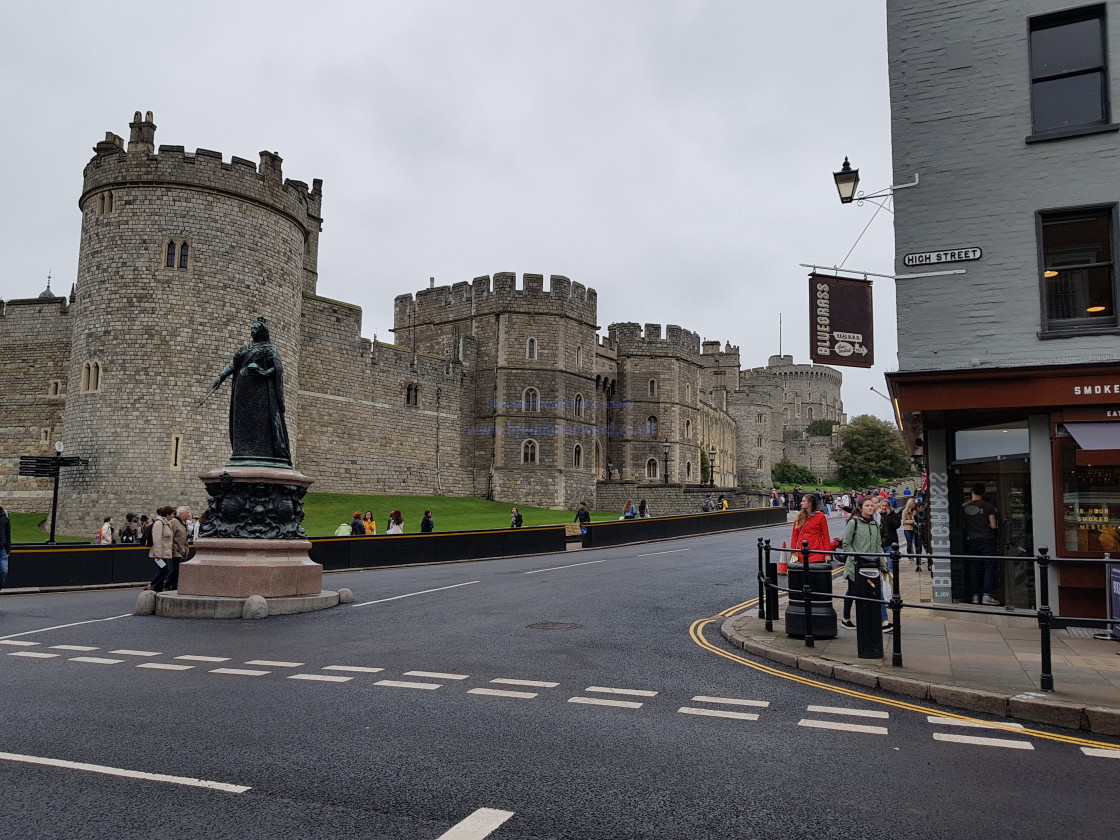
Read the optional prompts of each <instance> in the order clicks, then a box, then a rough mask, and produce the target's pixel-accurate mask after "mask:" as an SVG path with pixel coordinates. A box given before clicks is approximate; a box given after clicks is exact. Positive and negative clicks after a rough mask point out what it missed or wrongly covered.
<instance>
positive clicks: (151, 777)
mask: <svg viewBox="0 0 1120 840" xmlns="http://www.w3.org/2000/svg"><path fill="white" fill-rule="evenodd" d="M0 759H3V760H5V761H20V762H23V763H24V764H45V765H47V766H48V767H63V768H65V769H67V770H86V771H88V772H90V773H104V774H105V775H108V776H125V777H127V778H130V779H146V780H148V781H151V782H171V783H172V784H176V785H189V786H190V787H202V788H210V789H211V790H221V791H225V792H226V793H244V792H245V791H247V790H252V788H251V787H247V786H245V785H230V784H226V783H225V782H211V781H208V780H206V779H191V778H188V777H186V776H165V775H164V774H162V773H144V772H142V771H140V770H124V769H122V768H120V767H106V766H104V765H102V764H84V763H81V762H78V761H63V760H61V759H58V758H40V757H39V756H34V755H18V754H16V753H0Z"/></svg>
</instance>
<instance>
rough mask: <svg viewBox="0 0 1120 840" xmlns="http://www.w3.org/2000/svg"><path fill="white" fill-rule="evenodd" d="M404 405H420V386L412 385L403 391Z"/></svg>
mask: <svg viewBox="0 0 1120 840" xmlns="http://www.w3.org/2000/svg"><path fill="white" fill-rule="evenodd" d="M404 404H405V405H420V386H419V385H417V384H415V383H412V384H411V385H409V386H408V388H406V389H405V393H404Z"/></svg>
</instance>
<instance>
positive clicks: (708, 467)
mask: <svg viewBox="0 0 1120 840" xmlns="http://www.w3.org/2000/svg"><path fill="white" fill-rule="evenodd" d="M711 480H712V462H711V461H709V460H708V453H707V452H705V451H704V447H702V446H701V447H700V483H701V484H707V483H708V482H709V481H711Z"/></svg>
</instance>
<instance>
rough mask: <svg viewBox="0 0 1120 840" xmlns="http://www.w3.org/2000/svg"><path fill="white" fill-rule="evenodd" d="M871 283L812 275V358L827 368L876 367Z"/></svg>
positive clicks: (810, 320) (810, 287) (810, 332)
mask: <svg viewBox="0 0 1120 840" xmlns="http://www.w3.org/2000/svg"><path fill="white" fill-rule="evenodd" d="M873 324H874V318H873V313H872V310H871V281H870V280H854V279H850V278H847V277H832V276H831V275H825V274H810V275H809V336H810V338H809V358H810V359H812V360H813V361H814V362H820V363H821V364H826V365H846V366H848V367H865V368H869V367H871V366H872V365H874V364H875V340H874V339H875V336H874V334H873V333H874V328H873Z"/></svg>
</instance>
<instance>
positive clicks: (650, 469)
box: [646, 458, 657, 478]
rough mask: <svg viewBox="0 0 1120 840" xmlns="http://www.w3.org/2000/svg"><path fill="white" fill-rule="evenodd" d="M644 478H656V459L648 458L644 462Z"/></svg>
mask: <svg viewBox="0 0 1120 840" xmlns="http://www.w3.org/2000/svg"><path fill="white" fill-rule="evenodd" d="M646 478H657V459H656V458H650V459H649V460H648V461H646Z"/></svg>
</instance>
